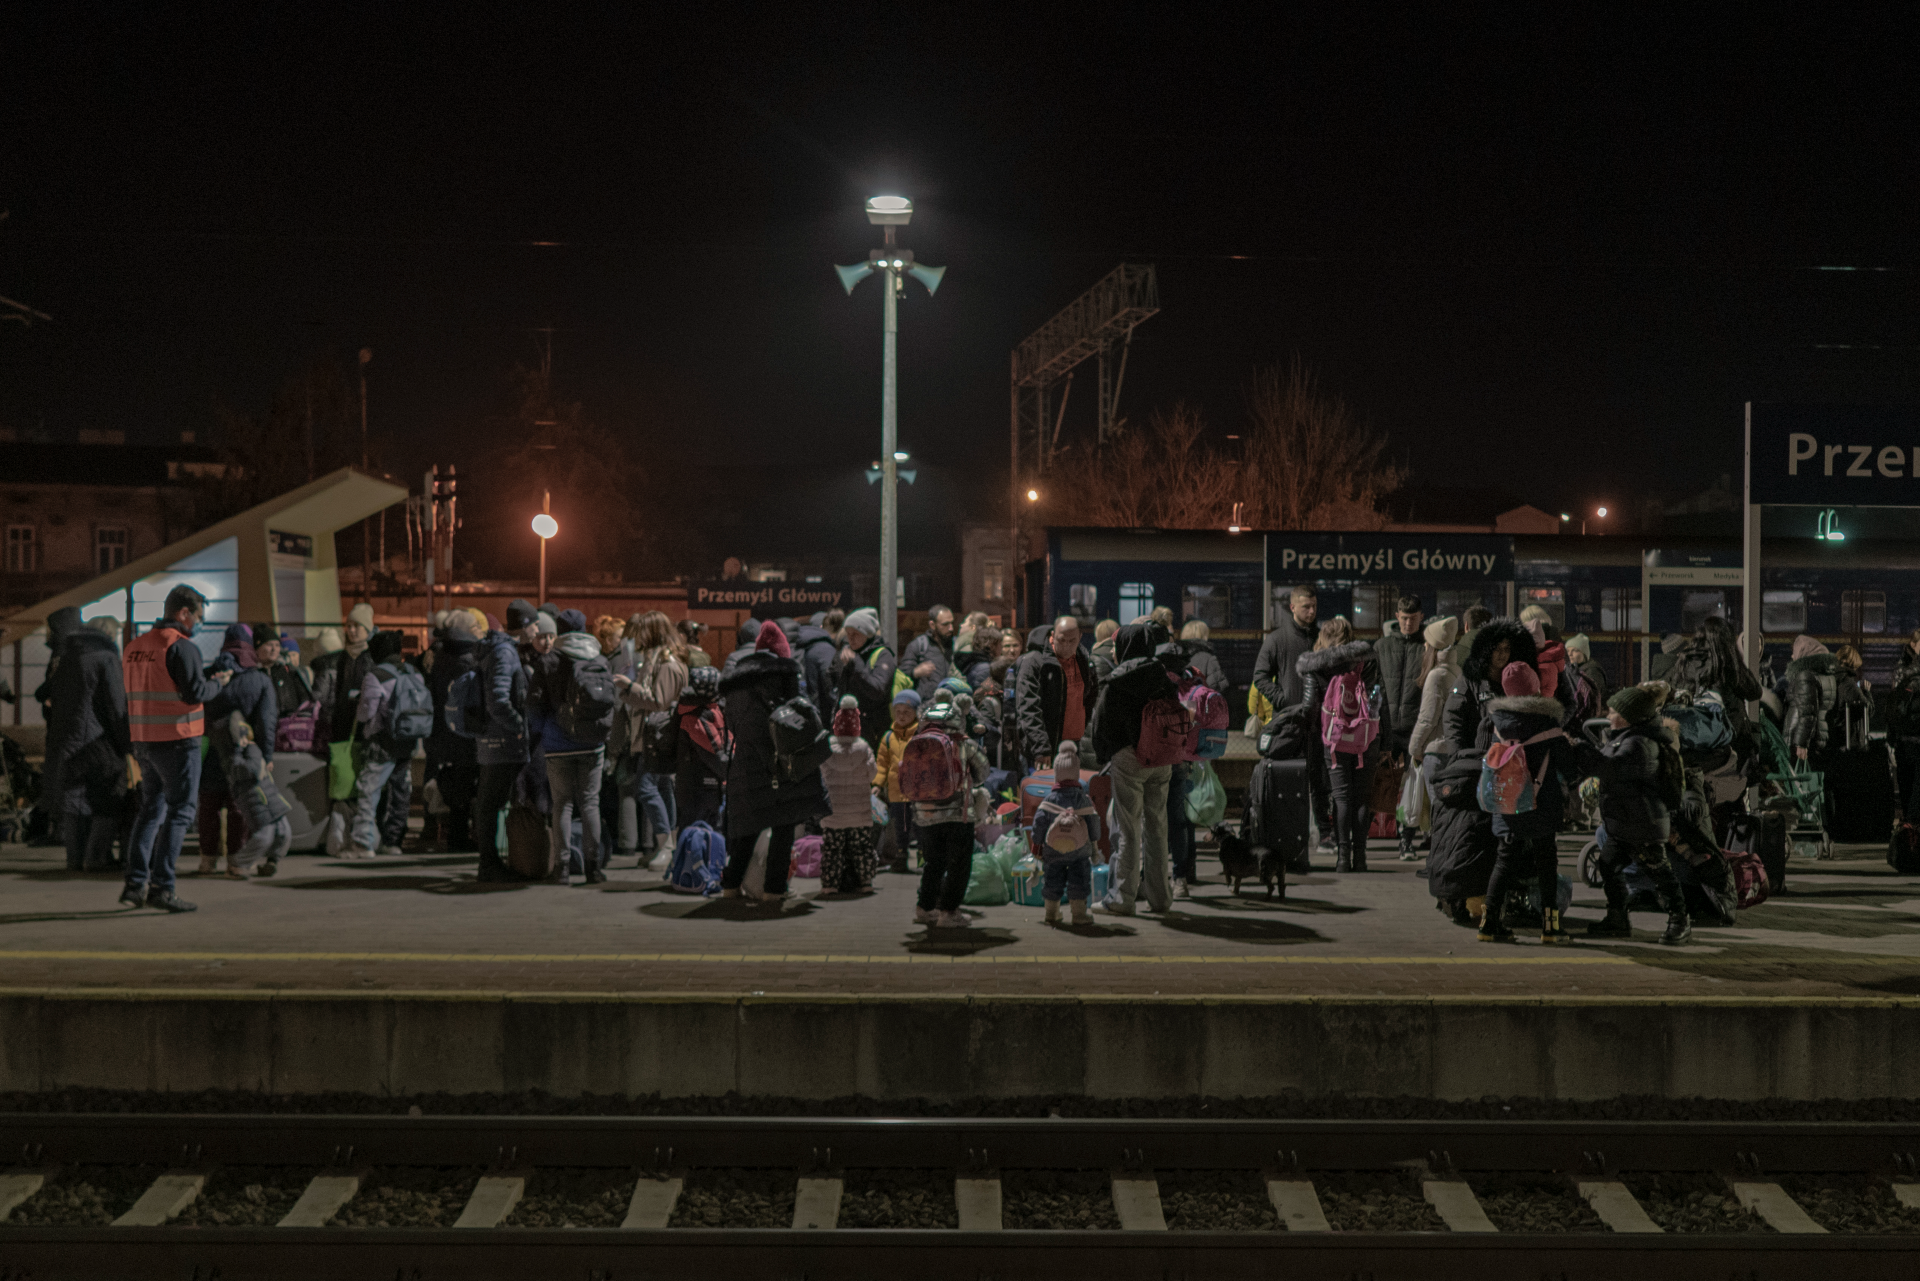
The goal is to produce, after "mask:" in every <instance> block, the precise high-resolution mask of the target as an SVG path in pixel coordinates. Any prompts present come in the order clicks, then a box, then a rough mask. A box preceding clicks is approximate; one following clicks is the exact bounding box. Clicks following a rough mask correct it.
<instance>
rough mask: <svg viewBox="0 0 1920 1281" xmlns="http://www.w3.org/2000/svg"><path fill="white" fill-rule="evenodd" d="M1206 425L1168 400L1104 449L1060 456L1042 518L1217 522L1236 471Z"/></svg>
mask: <svg viewBox="0 0 1920 1281" xmlns="http://www.w3.org/2000/svg"><path fill="white" fill-rule="evenodd" d="M1206 432H1207V427H1206V422H1205V420H1203V419H1202V418H1201V416H1200V411H1199V410H1197V409H1194V408H1192V407H1191V406H1188V405H1186V404H1176V405H1175V406H1174V407H1173V408H1172V409H1168V410H1162V411H1158V412H1156V413H1155V414H1154V415H1153V416H1152V417H1151V418H1149V419H1148V420H1147V424H1146V426H1145V428H1143V429H1140V430H1136V431H1129V432H1127V433H1125V434H1124V435H1122V436H1121V437H1120V439H1119V440H1118V441H1116V442H1114V444H1113V445H1111V446H1110V447H1108V449H1107V450H1106V451H1105V452H1104V453H1100V454H1092V453H1081V452H1079V451H1073V452H1070V453H1068V454H1066V455H1064V456H1063V457H1062V459H1061V462H1060V464H1059V465H1058V467H1057V468H1056V471H1055V474H1056V475H1057V476H1058V477H1059V480H1058V482H1057V485H1056V487H1055V488H1054V490H1053V492H1052V493H1051V494H1049V496H1048V500H1047V501H1048V508H1047V510H1048V515H1049V518H1050V519H1052V520H1054V521H1056V522H1058V523H1060V524H1073V525H1104V526H1110V527H1115V528H1140V529H1146V528H1152V529H1205V528H1209V527H1212V526H1215V525H1218V526H1225V524H1226V522H1227V517H1228V515H1229V513H1230V510H1231V508H1232V506H1233V501H1234V498H1235V492H1234V491H1235V488H1236V483H1237V479H1238V478H1237V477H1236V476H1235V474H1234V472H1235V468H1233V467H1232V466H1231V465H1230V464H1229V463H1228V462H1227V461H1226V460H1225V459H1223V458H1222V457H1221V456H1220V455H1219V453H1218V451H1217V450H1215V449H1214V448H1213V446H1212V445H1210V444H1209V443H1208V441H1207V439H1206Z"/></svg>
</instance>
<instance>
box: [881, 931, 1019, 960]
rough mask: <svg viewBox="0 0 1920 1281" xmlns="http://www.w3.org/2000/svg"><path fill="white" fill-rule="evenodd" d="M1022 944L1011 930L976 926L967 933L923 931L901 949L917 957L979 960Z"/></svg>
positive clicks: (906, 941)
mask: <svg viewBox="0 0 1920 1281" xmlns="http://www.w3.org/2000/svg"><path fill="white" fill-rule="evenodd" d="M1019 941H1020V937H1019V935H1017V934H1015V933H1014V932H1013V931H1012V930H1003V929H994V928H992V927H990V926H978V925H976V926H974V927H973V928H972V929H966V930H936V929H931V928H928V929H923V930H921V932H920V933H918V934H916V935H914V936H912V937H910V938H908V939H906V940H905V941H904V942H903V943H902V944H901V946H902V947H904V948H905V949H906V950H907V951H908V952H910V953H912V954H913V955H915V956H978V955H980V954H981V953H982V952H990V951H992V950H993V949H994V948H997V947H1006V946H1008V945H1009V944H1013V943H1018V942H1019Z"/></svg>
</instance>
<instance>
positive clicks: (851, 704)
mask: <svg viewBox="0 0 1920 1281" xmlns="http://www.w3.org/2000/svg"><path fill="white" fill-rule="evenodd" d="M833 735H834V737H835V738H859V737H860V704H859V701H858V700H856V699H855V698H854V696H853V695H851V694H846V695H843V696H842V697H841V699H840V707H839V709H838V710H837V711H835V712H834V714H833Z"/></svg>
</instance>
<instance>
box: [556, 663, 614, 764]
mask: <svg viewBox="0 0 1920 1281" xmlns="http://www.w3.org/2000/svg"><path fill="white" fill-rule="evenodd" d="M562 657H565V656H564V655H563V656H562ZM565 662H566V672H567V674H566V677H565V678H564V679H563V680H562V681H561V688H560V691H559V692H560V697H559V698H557V699H556V700H554V701H555V703H556V704H557V706H555V708H554V719H555V720H557V721H559V722H560V732H561V733H562V734H565V735H566V736H567V737H568V738H570V739H572V740H573V741H574V742H576V743H579V744H580V745H582V746H583V747H598V746H599V745H600V744H602V743H604V742H606V741H607V735H608V734H610V733H611V732H612V731H613V713H614V710H615V709H616V708H618V707H619V706H620V691H619V689H618V688H616V687H615V685H614V683H613V670H612V669H611V668H609V667H608V666H607V660H606V659H605V658H603V657H601V656H599V655H595V656H594V657H592V658H566V660H565Z"/></svg>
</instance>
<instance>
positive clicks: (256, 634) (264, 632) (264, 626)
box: [253, 623, 280, 649]
mask: <svg viewBox="0 0 1920 1281" xmlns="http://www.w3.org/2000/svg"><path fill="white" fill-rule="evenodd" d="M279 639H280V632H279V631H278V629H276V628H275V627H274V625H273V624H272V623H255V624H254V625H253V644H254V647H255V648H256V649H257V648H259V647H260V646H262V645H264V644H266V643H267V642H268V641H277V640H279Z"/></svg>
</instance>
